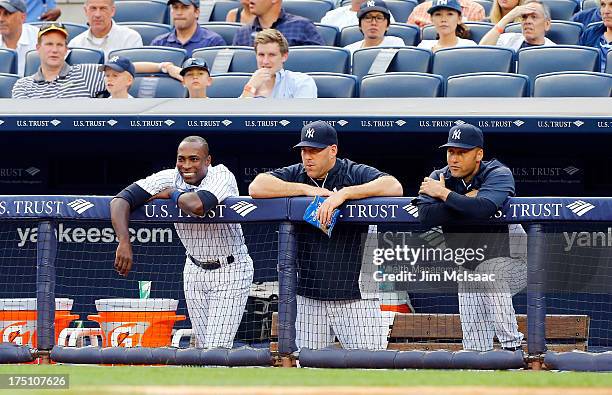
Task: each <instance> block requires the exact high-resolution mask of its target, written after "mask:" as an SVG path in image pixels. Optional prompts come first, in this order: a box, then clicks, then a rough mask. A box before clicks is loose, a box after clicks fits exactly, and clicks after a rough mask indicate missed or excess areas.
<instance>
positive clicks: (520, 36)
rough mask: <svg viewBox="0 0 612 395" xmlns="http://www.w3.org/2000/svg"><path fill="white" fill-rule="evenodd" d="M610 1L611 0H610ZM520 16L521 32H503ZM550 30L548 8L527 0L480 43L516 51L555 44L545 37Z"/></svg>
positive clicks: (538, 2)
mask: <svg viewBox="0 0 612 395" xmlns="http://www.w3.org/2000/svg"><path fill="white" fill-rule="evenodd" d="M610 1H612V0H610ZM517 17H521V18H522V22H521V27H522V29H523V32H522V33H504V29H505V28H506V25H508V24H509V23H512V22H513V21H514V20H515V19H516V18H517ZM548 30H550V8H548V6H547V5H546V4H544V3H542V2H540V1H539V0H529V1H527V2H526V3H525V4H524V5H521V6H518V7H516V8H514V9H513V10H512V11H510V12H509V13H507V14H506V16H504V17H503V18H502V19H501V20H500V21H499V22H497V24H496V25H495V26H493V28H492V29H491V30H489V32H488V33H487V34H485V36H484V37H483V38H482V40H480V45H497V46H500V47H506V48H512V49H513V50H515V51H518V50H519V49H521V48H527V47H535V46H539V45H555V43H554V42H552V41H551V40H549V39H548V38H547V37H546V32H547V31H548Z"/></svg>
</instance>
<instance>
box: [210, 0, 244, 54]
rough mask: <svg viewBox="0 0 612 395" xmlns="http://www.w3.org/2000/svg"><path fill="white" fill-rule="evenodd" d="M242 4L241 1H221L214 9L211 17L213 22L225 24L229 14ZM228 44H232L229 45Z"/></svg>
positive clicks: (216, 3) (217, 2)
mask: <svg viewBox="0 0 612 395" xmlns="http://www.w3.org/2000/svg"><path fill="white" fill-rule="evenodd" d="M240 7H242V4H240V2H239V1H233V0H220V1H216V2H215V6H214V7H213V10H212V14H211V15H210V21H211V22H225V17H227V13H228V12H230V10H233V9H234V8H240ZM228 44H231V42H230V43H228Z"/></svg>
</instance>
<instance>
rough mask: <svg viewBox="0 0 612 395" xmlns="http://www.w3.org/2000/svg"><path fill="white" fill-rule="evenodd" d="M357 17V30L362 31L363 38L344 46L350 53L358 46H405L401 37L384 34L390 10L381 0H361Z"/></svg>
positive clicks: (389, 19)
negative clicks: (362, 0)
mask: <svg viewBox="0 0 612 395" xmlns="http://www.w3.org/2000/svg"><path fill="white" fill-rule="evenodd" d="M357 17H358V18H359V30H361V32H362V33H363V40H361V41H357V42H354V43H352V44H349V45H347V46H346V47H344V48H346V49H348V50H349V51H351V53H353V52H355V51H356V50H358V49H360V48H371V47H404V46H406V44H405V43H404V40H402V39H401V38H399V37H395V36H386V35H385V34H386V33H387V30H389V25H390V24H391V11H389V8H387V4H385V2H384V1H383V0H367V1H365V2H363V3H362V4H361V7H360V8H359V12H358V13H357Z"/></svg>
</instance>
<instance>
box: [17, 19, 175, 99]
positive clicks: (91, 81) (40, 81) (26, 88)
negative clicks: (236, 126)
mask: <svg viewBox="0 0 612 395" xmlns="http://www.w3.org/2000/svg"><path fill="white" fill-rule="evenodd" d="M67 39H68V31H67V30H66V28H65V27H64V25H62V24H61V23H57V22H55V23H50V24H47V25H43V26H41V28H40V31H39V32H38V43H37V44H36V50H37V51H38V54H39V56H40V68H39V69H38V72H36V73H35V74H34V75H31V76H29V77H25V78H21V79H19V80H18V81H17V82H16V83H15V85H14V86H13V92H12V97H13V98H14V99H48V98H72V97H96V94H97V93H98V92H100V91H102V90H104V86H105V85H104V72H101V71H100V70H99V69H98V67H99V65H97V64H77V65H74V66H71V65H69V64H67V63H66V62H65V60H64V59H65V58H66V54H67V53H68V46H67ZM134 68H135V69H136V72H137V73H158V72H160V71H161V72H164V73H168V74H169V75H170V76H171V77H173V78H176V79H178V80H181V79H182V78H181V76H180V71H181V68H180V67H178V66H175V65H173V64H172V63H170V62H162V63H152V62H137V63H134Z"/></svg>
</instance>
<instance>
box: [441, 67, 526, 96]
mask: <svg viewBox="0 0 612 395" xmlns="http://www.w3.org/2000/svg"><path fill="white" fill-rule="evenodd" d="M525 96H529V78H528V77H527V76H526V75H521V74H514V73H468V74H459V75H454V76H452V77H448V81H447V82H446V97H525Z"/></svg>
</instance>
